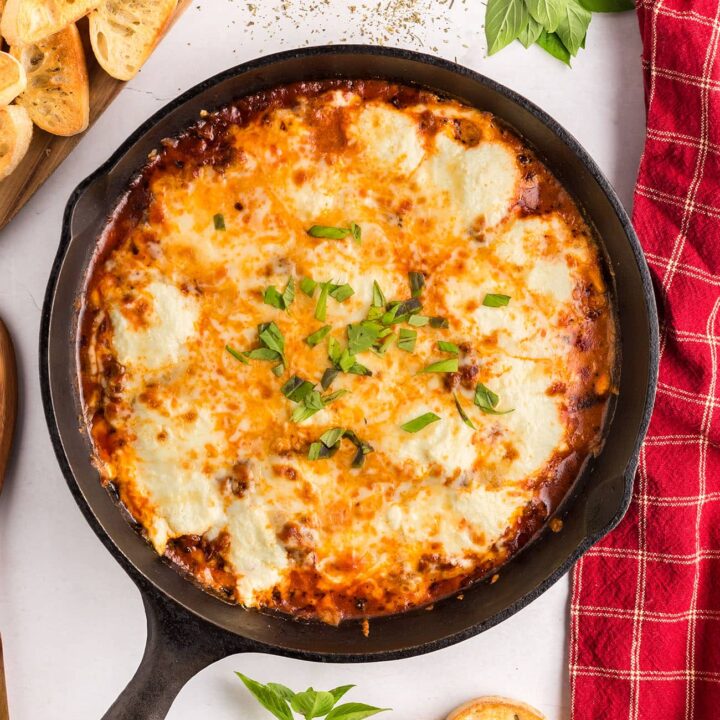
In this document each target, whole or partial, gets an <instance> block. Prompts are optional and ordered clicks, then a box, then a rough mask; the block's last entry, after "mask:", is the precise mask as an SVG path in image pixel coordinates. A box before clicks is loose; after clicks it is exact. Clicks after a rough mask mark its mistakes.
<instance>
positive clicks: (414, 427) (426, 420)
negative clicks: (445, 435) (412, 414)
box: [400, 412, 440, 433]
mask: <svg viewBox="0 0 720 720" xmlns="http://www.w3.org/2000/svg"><path fill="white" fill-rule="evenodd" d="M438 420H440V417H439V416H438V415H436V414H435V413H432V412H428V413H425V414H424V415H420V416H419V417H416V418H415V419H413V420H409V421H408V422H406V423H404V424H403V425H401V426H400V427H401V428H402V429H403V430H404V431H405V432H409V433H416V432H418V431H419V430H422V429H423V428H424V427H427V426H428V425H430V424H431V423H434V422H437V421H438Z"/></svg>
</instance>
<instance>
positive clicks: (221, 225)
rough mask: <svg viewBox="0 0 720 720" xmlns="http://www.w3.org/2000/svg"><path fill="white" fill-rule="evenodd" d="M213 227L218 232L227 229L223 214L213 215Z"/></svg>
mask: <svg viewBox="0 0 720 720" xmlns="http://www.w3.org/2000/svg"><path fill="white" fill-rule="evenodd" d="M213 225H214V226H215V229H216V230H224V229H225V216H224V215H223V214H222V213H216V214H215V215H213Z"/></svg>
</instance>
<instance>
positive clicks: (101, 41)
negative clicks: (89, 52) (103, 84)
mask: <svg viewBox="0 0 720 720" xmlns="http://www.w3.org/2000/svg"><path fill="white" fill-rule="evenodd" d="M176 7H177V0H125V1H122V0H104V2H102V3H101V4H100V5H99V6H98V8H97V9H96V10H93V12H92V13H90V42H91V43H92V48H93V52H94V53H95V57H96V58H97V60H98V62H99V63H100V65H101V66H102V67H103V68H104V69H105V71H106V72H107V73H108V74H110V75H112V76H113V77H114V78H117V79H118V80H130V79H131V78H132V77H134V76H135V74H136V73H137V72H138V70H140V68H141V67H142V65H143V63H144V62H145V61H146V60H147V59H148V57H149V56H150V53H152V51H153V49H154V48H155V46H156V45H157V44H158V42H159V40H160V38H161V37H162V35H163V33H164V32H165V30H166V29H167V26H168V23H169V22H170V18H171V17H172V15H173V13H174V12H175V9H176Z"/></svg>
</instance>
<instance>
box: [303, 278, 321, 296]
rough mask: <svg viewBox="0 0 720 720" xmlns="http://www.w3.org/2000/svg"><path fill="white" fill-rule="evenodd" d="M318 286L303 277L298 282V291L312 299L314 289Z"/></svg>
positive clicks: (310, 279) (311, 280)
mask: <svg viewBox="0 0 720 720" xmlns="http://www.w3.org/2000/svg"><path fill="white" fill-rule="evenodd" d="M317 286H318V284H317V283H316V282H315V281H314V280H313V279H312V278H309V277H304V278H303V279H302V280H301V281H300V289H301V290H302V291H303V292H304V293H305V294H306V295H307V296H308V297H312V296H313V293H314V292H315V288H316V287H317Z"/></svg>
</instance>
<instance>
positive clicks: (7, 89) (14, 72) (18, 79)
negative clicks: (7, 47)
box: [0, 52, 27, 105]
mask: <svg viewBox="0 0 720 720" xmlns="http://www.w3.org/2000/svg"><path fill="white" fill-rule="evenodd" d="M26 85H27V76H26V75H25V68H24V67H23V66H22V65H21V64H20V63H19V62H18V61H17V60H16V59H15V58H14V57H13V56H12V55H10V54H9V53H6V52H0V105H9V104H10V103H11V102H12V101H13V100H14V99H15V98H16V97H17V96H18V95H19V94H20V93H21V92H22V91H23V90H24V89H25V86H26Z"/></svg>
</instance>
